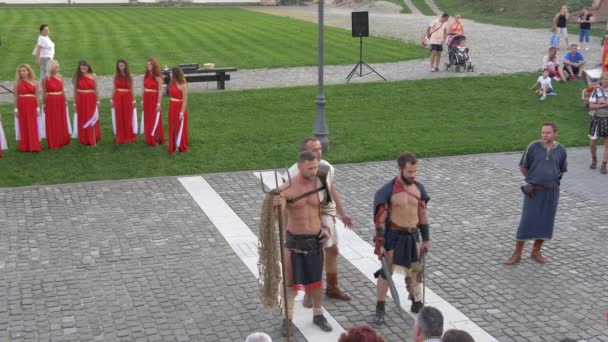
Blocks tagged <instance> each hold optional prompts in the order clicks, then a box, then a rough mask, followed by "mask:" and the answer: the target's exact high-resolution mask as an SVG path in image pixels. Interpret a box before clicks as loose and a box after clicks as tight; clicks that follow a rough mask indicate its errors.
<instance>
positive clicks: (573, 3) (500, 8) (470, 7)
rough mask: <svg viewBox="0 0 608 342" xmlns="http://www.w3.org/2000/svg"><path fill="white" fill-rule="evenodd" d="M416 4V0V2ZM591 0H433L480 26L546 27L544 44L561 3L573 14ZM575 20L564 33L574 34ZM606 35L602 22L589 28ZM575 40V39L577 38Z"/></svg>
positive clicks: (451, 13) (571, 20)
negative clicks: (483, 24)
mask: <svg viewBox="0 0 608 342" xmlns="http://www.w3.org/2000/svg"><path fill="white" fill-rule="evenodd" d="M419 1H420V0H419ZM591 2H592V1H591V0H565V1H561V0H493V1H489V0H435V3H437V6H439V8H440V9H441V10H442V11H445V12H447V13H449V14H450V15H454V14H456V13H460V14H462V16H463V18H466V19H473V20H475V21H478V22H481V23H489V24H496V25H502V26H513V27H523V28H546V29H547V41H548V40H549V36H550V32H549V30H550V29H551V27H552V26H553V16H555V14H556V13H557V12H558V11H559V9H560V8H561V6H562V5H563V4H567V5H568V6H569V8H570V11H575V10H579V9H581V8H583V7H584V6H588V5H590V4H591ZM577 19H578V18H573V17H571V18H570V20H569V21H570V22H571V24H569V25H568V32H569V33H571V34H578V27H579V25H578V21H577ZM605 33H606V23H594V24H592V25H591V34H592V35H593V36H597V37H602V36H604V34H605ZM577 41H578V39H577Z"/></svg>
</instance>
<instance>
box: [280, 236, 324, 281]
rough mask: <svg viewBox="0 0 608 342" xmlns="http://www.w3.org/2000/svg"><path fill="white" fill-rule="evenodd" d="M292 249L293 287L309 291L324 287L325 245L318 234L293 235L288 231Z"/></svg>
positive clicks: (288, 244) (289, 244) (288, 241)
mask: <svg viewBox="0 0 608 342" xmlns="http://www.w3.org/2000/svg"><path fill="white" fill-rule="evenodd" d="M286 247H287V248H289V249H290V256H291V274H292V276H293V285H292V288H293V289H294V290H296V291H299V290H304V291H309V290H312V289H316V288H321V287H323V245H322V244H321V240H319V237H318V235H293V234H291V233H289V232H287V241H286Z"/></svg>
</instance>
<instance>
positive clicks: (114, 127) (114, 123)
mask: <svg viewBox="0 0 608 342" xmlns="http://www.w3.org/2000/svg"><path fill="white" fill-rule="evenodd" d="M112 131H113V132H114V135H116V110H114V105H112Z"/></svg>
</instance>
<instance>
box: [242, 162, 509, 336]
mask: <svg viewBox="0 0 608 342" xmlns="http://www.w3.org/2000/svg"><path fill="white" fill-rule="evenodd" d="M254 175H255V176H256V177H258V178H260V175H261V179H262V181H263V182H264V184H266V186H267V187H269V188H270V187H273V188H274V185H275V178H274V172H271V171H263V172H254ZM280 184H282V177H279V185H280ZM370 201H371V199H370ZM336 228H337V229H338V231H339V233H338V234H339V236H340V248H339V251H340V254H341V255H342V256H343V257H344V258H345V259H347V260H348V261H350V263H351V264H353V266H355V267H356V268H357V269H358V270H359V271H360V272H361V273H363V274H364V275H365V276H366V277H367V279H369V280H370V281H372V282H373V283H374V284H376V279H375V278H374V272H376V271H377V270H378V269H379V268H380V261H379V260H378V257H377V256H376V255H375V254H374V246H372V245H371V244H370V243H367V242H365V241H364V240H363V239H362V238H361V237H360V236H359V235H357V234H356V233H355V232H354V231H353V230H350V229H348V228H346V227H345V226H344V223H343V222H342V220H340V219H339V218H336ZM393 281H394V282H395V287H397V292H398V293H399V299H400V300H401V307H402V308H403V310H404V311H405V312H407V313H408V314H409V315H410V316H412V317H413V318H416V316H417V315H416V314H413V313H412V312H411V311H410V308H409V305H407V304H409V303H410V302H409V300H408V299H407V298H408V293H407V290H406V287H405V278H404V277H396V276H393ZM388 296H389V297H390V296H391V295H390V292H389V294H388ZM425 300H426V304H428V305H430V306H433V307H435V308H437V309H439V310H440V311H441V313H442V314H443V327H444V330H447V329H461V330H465V331H467V332H468V333H469V334H471V335H472V336H473V338H474V339H475V341H477V342H498V340H496V339H495V338H494V337H492V335H490V334H488V333H487V332H486V331H485V330H483V329H482V328H481V327H479V326H478V325H477V324H475V323H474V322H473V321H471V320H470V319H469V318H468V317H467V316H465V315H464V314H463V313H462V312H460V310H458V309H456V308H455V307H454V306H452V305H451V304H450V303H448V302H447V301H446V300H444V299H443V298H441V297H440V296H439V295H437V294H436V293H435V292H433V291H432V290H431V289H429V288H428V287H425ZM372 309H373V308H370V313H371V311H372Z"/></svg>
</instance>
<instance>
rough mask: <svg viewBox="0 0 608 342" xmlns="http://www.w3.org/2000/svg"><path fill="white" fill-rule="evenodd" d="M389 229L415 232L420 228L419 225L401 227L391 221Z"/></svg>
mask: <svg viewBox="0 0 608 342" xmlns="http://www.w3.org/2000/svg"><path fill="white" fill-rule="evenodd" d="M389 229H390V230H394V231H398V232H407V233H415V232H416V231H417V230H418V227H400V226H398V225H396V224H395V223H393V222H391V224H390V226H389Z"/></svg>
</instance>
